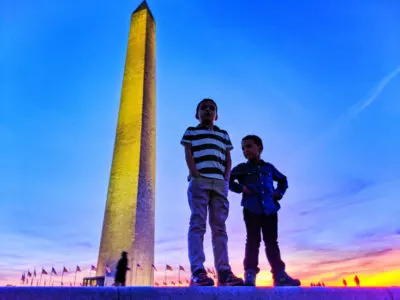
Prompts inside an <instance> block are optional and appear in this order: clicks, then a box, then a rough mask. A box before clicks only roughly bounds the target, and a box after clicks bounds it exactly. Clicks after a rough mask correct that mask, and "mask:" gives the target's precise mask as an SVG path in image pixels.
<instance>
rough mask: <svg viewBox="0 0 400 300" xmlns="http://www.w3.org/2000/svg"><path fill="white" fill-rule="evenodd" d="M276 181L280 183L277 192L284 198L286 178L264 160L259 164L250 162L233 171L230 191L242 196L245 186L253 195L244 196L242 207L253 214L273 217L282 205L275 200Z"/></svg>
mask: <svg viewBox="0 0 400 300" xmlns="http://www.w3.org/2000/svg"><path fill="white" fill-rule="evenodd" d="M274 181H277V182H278V185H277V188H276V191H278V192H279V193H280V194H281V195H282V196H283V194H284V193H285V192H286V190H287V188H288V182H287V179H286V176H285V175H283V174H282V173H280V172H279V171H278V170H277V169H276V168H275V167H274V166H273V165H272V164H270V163H267V162H265V161H263V160H261V161H260V162H259V163H254V162H250V161H248V162H246V163H241V164H239V165H237V166H236V167H234V168H233V169H232V171H231V177H230V181H229V189H230V190H231V191H233V192H235V193H239V194H240V193H241V192H242V190H243V186H244V185H245V186H246V187H247V188H249V189H250V190H252V192H253V193H251V194H248V195H245V194H243V195H242V202H241V205H242V206H243V207H244V208H245V209H247V210H249V211H250V212H252V213H255V214H259V215H261V214H263V213H265V214H267V215H271V214H275V213H277V212H278V210H279V209H280V204H279V203H278V201H277V200H276V199H274V192H275V188H274Z"/></svg>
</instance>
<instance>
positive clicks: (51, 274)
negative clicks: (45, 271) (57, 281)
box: [49, 267, 54, 285]
mask: <svg viewBox="0 0 400 300" xmlns="http://www.w3.org/2000/svg"><path fill="white" fill-rule="evenodd" d="M53 270H54V267H51V272H50V280H49V285H50V284H51V277H52V276H53Z"/></svg>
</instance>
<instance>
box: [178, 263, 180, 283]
mask: <svg viewBox="0 0 400 300" xmlns="http://www.w3.org/2000/svg"><path fill="white" fill-rule="evenodd" d="M178 286H181V266H179V268H178Z"/></svg>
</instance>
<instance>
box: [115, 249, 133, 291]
mask: <svg viewBox="0 0 400 300" xmlns="http://www.w3.org/2000/svg"><path fill="white" fill-rule="evenodd" d="M128 270H130V269H129V268H128V252H126V251H124V252H122V253H121V258H120V260H119V261H118V264H117V273H116V274H115V286H125V281H126V271H128Z"/></svg>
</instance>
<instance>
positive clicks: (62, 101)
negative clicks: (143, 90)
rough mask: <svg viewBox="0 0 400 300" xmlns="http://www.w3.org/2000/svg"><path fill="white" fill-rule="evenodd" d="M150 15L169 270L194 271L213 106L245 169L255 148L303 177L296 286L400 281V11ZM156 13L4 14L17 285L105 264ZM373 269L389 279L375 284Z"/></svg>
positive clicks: (0, 189) (204, 10)
mask: <svg viewBox="0 0 400 300" xmlns="http://www.w3.org/2000/svg"><path fill="white" fill-rule="evenodd" d="M148 3H149V6H150V8H151V10H152V12H153V15H154V16H155V18H156V24H157V74H156V76H157V125H158V128H157V191H156V207H157V208H156V240H157V242H156V264H159V265H163V264H165V263H169V264H172V265H178V264H182V265H184V266H188V261H187V259H186V232H187V224H188V216H189V209H188V206H187V200H186V181H185V176H186V174H187V169H186V165H185V162H184V156H183V150H182V147H181V146H180V144H179V141H180V138H181V136H182V134H183V132H184V130H185V128H186V127H187V126H188V125H191V124H195V123H196V120H195V119H194V110H195V107H196V104H197V102H198V101H199V100H201V99H202V98H204V97H211V98H213V99H215V100H216V101H217V103H218V106H219V114H220V116H219V117H220V118H219V120H218V121H217V124H218V125H219V126H221V127H223V128H225V129H227V130H228V132H229V133H230V136H231V139H232V142H233V144H234V146H235V149H234V151H233V153H232V155H233V162H234V164H236V163H239V162H241V161H242V160H243V158H242V154H241V151H240V140H241V138H242V137H243V136H244V135H246V134H249V133H254V134H258V135H260V136H261V137H262V138H263V140H264V144H265V150H264V153H263V156H264V159H265V160H268V161H270V162H272V163H273V164H274V165H275V166H276V167H278V169H280V170H281V171H282V172H283V173H285V174H286V175H287V176H288V179H289V186H290V188H289V190H288V192H287V195H286V197H285V198H284V200H282V205H283V209H282V211H281V214H280V241H281V247H282V252H283V257H284V259H285V260H286V261H287V263H288V265H289V266H290V268H291V269H290V270H291V271H292V272H294V273H295V274H299V276H301V274H302V273H301V272H304V270H311V269H312V270H315V272H316V274H314V275H315V278H322V279H324V280H325V279H326V280H327V281H329V280H336V277H337V278H339V277H340V276H341V275H342V273H343V272H345V271H343V270H342V269H341V268H340V264H339V265H337V264H336V265H334V266H331V267H330V268H331V269H332V270H338V271H337V272H336V273H335V274H336V275H332V274H330V273H329V272H325V270H320V271H318V269H316V267H315V264H316V263H318V262H323V261H326V260H334V259H338V260H339V261H340V260H341V259H344V258H351V259H353V260H354V261H355V263H354V265H356V266H357V267H356V268H355V269H357V270H358V271H357V272H364V273H365V274H375V273H376V272H378V273H379V272H383V271H384V270H385V271H386V270H387V269H388V268H389V267H393V268H394V267H395V266H393V261H391V264H389V265H384V264H383V265H382V264H380V265H378V264H377V262H378V259H380V260H381V261H382V257H381V255H389V256H390V255H394V253H398V251H399V250H400V235H399V231H400V223H399V221H398V220H397V219H398V216H399V215H400V204H399V202H398V195H399V192H400V174H399V169H400V158H399V155H398V153H399V151H400V139H398V137H397V135H398V133H397V131H398V128H399V126H400V118H399V117H400V102H399V101H398V99H399V94H400V74H399V73H400V54H399V53H400V38H399V37H400V4H399V3H398V1H395V0H392V1H385V2H381V1H372V0H363V1H361V0H358V1H357V0H353V1H334V2H330V3H324V2H322V1H307V2H306V3H304V2H295V1H292V2H290V3H283V2H282V1H268V3H266V2H265V1H261V0H256V1H250V2H247V3H246V2H243V1H226V0H224V1H211V0H202V1H199V0H198V1H197V0H196V1H172V0H168V1H161V0H154V1H148ZM139 4H140V1H136V0H135V1H126V0H121V1H117V2H115V1H90V0H89V1H64V0H60V1H56V2H54V1H49V0H38V1H35V2H32V1H26V0H16V1H11V0H5V1H2V2H1V3H0V45H1V46H0V137H1V139H2V147H1V148H0V157H1V159H0V236H1V237H2V247H1V248H0V258H1V259H0V282H3V283H5V282H9V281H12V280H14V279H15V278H17V279H18V278H19V277H20V274H21V272H22V271H25V270H28V269H33V267H35V266H36V267H37V268H40V267H41V266H44V267H46V268H48V267H49V266H51V265H52V264H54V265H55V266H56V267H57V268H58V269H60V268H61V267H62V265H63V264H66V265H67V266H69V267H70V268H72V267H73V266H75V265H76V264H80V265H82V266H83V267H87V266H90V264H95V263H96V260H97V254H98V247H99V242H100V233H101V225H102V218H103V214H104V208H105V201H106V194H107V185H108V179H109V171H110V165H111V158H112V151H113V144H114V137H115V128H116V121H117V113H118V106H119V97H120V89H121V85H122V75H123V68H124V61H125V54H126V46H127V36H128V31H129V21H130V14H131V12H132V11H133V10H134V9H135V8H136V6H137V5H139ZM230 199H231V213H230V217H229V220H228V223H227V226H228V234H229V238H230V240H229V247H230V257H231V260H232V265H233V266H234V268H235V271H237V272H238V273H241V272H242V267H241V261H242V259H243V257H242V256H243V251H244V238H245V232H244V226H243V221H242V216H241V208H240V205H239V203H240V201H239V198H238V196H236V195H233V194H231V195H230ZM171 204H173V205H171ZM171 207H173V208H174V209H171ZM209 240H210V238H209V235H208V233H207V237H206V247H207V258H208V264H209V266H211V262H212V256H211V251H210V249H211V248H210V242H209ZM382 249H383V250H387V251H383V252H382V253H381V252H379V250H382ZM377 251H378V252H377ZM182 252H183V253H185V258H182ZM368 253H369V254H368ZM374 253H375V254H376V253H378V254H376V255H374ZM363 255H364V257H372V258H371V259H372V262H371V264H370V265H368V264H367V265H366V266H363V267H362V268H361V267H358V266H359V265H362V262H361V261H360V260H359V258H360V257H361V256H363ZM389 256H387V261H388V262H389V261H390V260H389ZM316 258H317V261H316ZM374 259H376V260H374ZM260 261H262V265H261V266H262V267H263V268H264V269H265V270H268V267H267V265H266V262H265V259H264V258H263V257H262V258H261V260H260ZM375 263H376V264H375ZM363 268H364V269H363ZM377 268H378V270H377ZM379 268H380V269H379ZM397 268H398V266H397ZM86 272H87V273H88V272H89V271H86ZM340 272H342V273H340ZM374 272H375V273H374ZM328 273H329V274H328ZM343 274H344V273H343ZM86 275H87V274H86ZM265 276H266V277H265V278H268V276H269V275H268V274H267V273H266V275H265ZM304 276H305V274H304ZM335 276H336V277H335ZM368 276H369V275H368ZM371 276H372V275H371ZM310 278H311V277H310ZM312 278H314V277H312ZM266 280H267V279H266ZM310 280H311V279H310Z"/></svg>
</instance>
